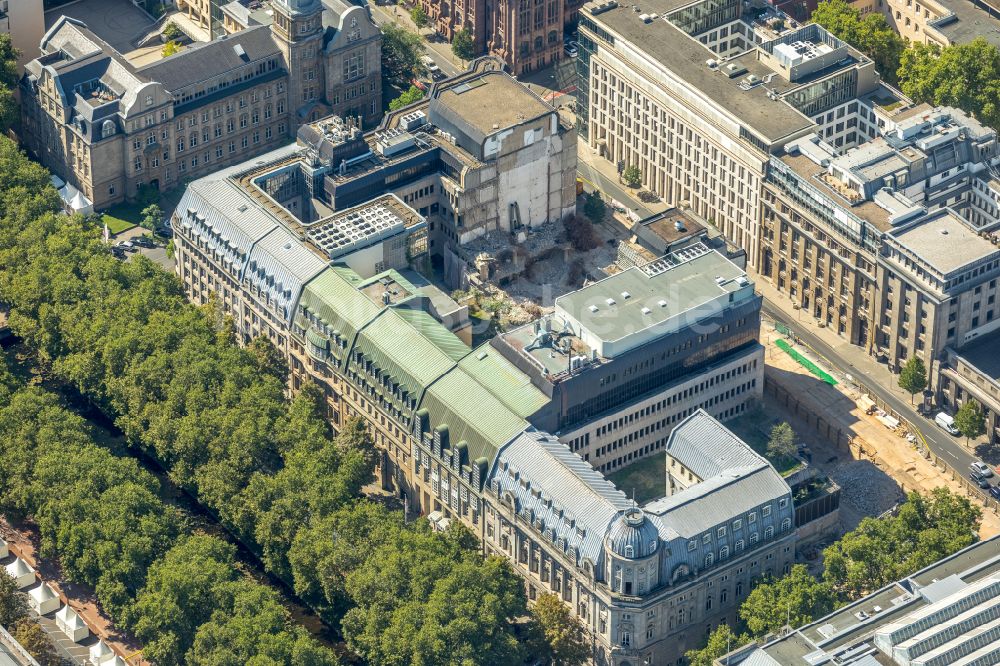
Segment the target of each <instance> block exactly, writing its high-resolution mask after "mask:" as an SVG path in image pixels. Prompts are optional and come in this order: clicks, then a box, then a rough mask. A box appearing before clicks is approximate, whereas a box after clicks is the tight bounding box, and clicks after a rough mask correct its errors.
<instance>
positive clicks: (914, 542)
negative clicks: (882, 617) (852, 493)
mask: <svg viewBox="0 0 1000 666" xmlns="http://www.w3.org/2000/svg"><path fill="white" fill-rule="evenodd" d="M981 517H982V511H981V510H980V509H979V508H978V507H977V506H975V505H973V504H972V503H971V502H970V501H969V499H968V498H966V497H961V496H959V495H955V494H953V493H951V492H950V491H949V490H948V489H947V488H936V489H935V490H933V491H931V492H930V493H929V494H927V495H921V494H919V493H915V492H914V493H910V495H909V496H908V497H907V499H906V501H905V502H904V503H903V504H902V505H901V506H900V507H899V511H898V513H897V514H896V515H895V516H887V517H884V518H864V519H863V520H862V521H861V523H860V524H859V525H858V526H857V527H856V528H855V529H854V530H852V531H851V532H848V533H847V534H845V535H844V536H843V537H842V538H841V539H840V541H838V542H836V543H834V544H832V545H830V546H828V547H827V548H826V549H825V550H824V551H823V562H824V565H825V570H824V571H823V580H824V581H826V582H827V583H829V584H830V585H832V586H833V588H834V589H835V590H837V591H838V592H840V593H843V594H844V595H846V596H847V597H848V598H851V599H854V598H858V597H861V596H863V595H865V594H867V593H868V592H871V591H873V590H877V589H879V588H880V587H883V586H885V585H888V584H889V583H891V582H892V581H894V580H898V579H900V578H903V577H904V576H908V575H910V574H911V573H913V572H914V571H917V570H919V569H922V568H923V567H926V566H928V565H929V564H932V563H934V562H936V561H938V560H940V559H941V558H943V557H946V556H948V555H951V554H952V553H954V552H956V551H958V550H961V549H962V548H965V547H966V546H969V545H971V544H972V543H974V542H975V541H976V540H977V539H978V531H979V522H980V519H981Z"/></svg>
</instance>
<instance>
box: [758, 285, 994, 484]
mask: <svg viewBox="0 0 1000 666" xmlns="http://www.w3.org/2000/svg"><path fill="white" fill-rule="evenodd" d="M762 309H763V311H764V313H765V314H767V315H769V316H771V317H773V318H774V319H776V320H778V321H781V322H782V323H783V324H785V325H786V326H788V328H789V330H791V331H792V332H794V333H795V336H796V337H797V338H798V339H799V340H800V341H802V342H803V343H804V344H805V345H806V346H808V347H809V348H811V349H812V350H813V351H814V352H816V353H817V354H819V355H820V356H822V357H823V358H824V359H825V360H826V361H827V362H828V363H829V364H830V365H831V366H833V367H834V368H836V369H837V370H839V371H841V372H846V373H849V374H851V375H852V376H854V377H856V378H857V379H859V380H861V381H863V382H864V384H865V385H866V386H868V388H870V389H871V390H872V391H874V392H875V393H876V394H877V395H878V396H879V397H880V398H881V399H882V400H883V401H885V402H886V403H887V404H889V405H890V406H891V407H892V408H893V409H894V410H895V411H896V412H897V413H899V414H903V415H905V416H906V418H907V419H908V420H909V421H910V423H912V424H913V425H914V427H916V428H918V429H919V430H920V433H921V434H922V435H923V437H924V440H925V441H926V442H927V446H928V448H930V450H931V451H932V452H934V453H936V454H937V455H939V456H941V457H942V458H944V459H945V460H947V461H948V464H949V465H951V466H952V467H954V468H955V470H956V471H957V472H958V473H960V474H965V473H966V472H967V471H968V469H969V465H970V464H971V463H972V462H974V461H976V460H978V458H976V457H975V456H974V455H973V454H972V453H970V452H969V451H968V450H967V449H966V448H965V447H964V446H962V443H961V440H960V439H959V438H957V437H953V436H951V435H949V434H948V433H946V432H945V431H943V430H941V428H939V427H937V426H936V425H935V424H934V422H933V421H932V420H930V419H928V418H927V417H924V416H921V415H920V414H918V413H917V411H916V410H915V409H914V408H913V407H911V406H910V404H909V403H908V402H907V401H906V400H904V399H901V398H900V396H898V395H896V394H895V393H894V392H893V391H891V390H889V389H887V388H886V387H885V386H883V385H882V382H884V381H885V379H887V378H888V372H887V371H885V370H884V369H883V372H882V373H881V374H883V375H884V377H882V378H879V379H876V377H875V376H874V374H875V371H876V370H877V369H878V367H879V366H877V365H875V362H874V360H872V365H875V367H874V368H862V367H858V366H857V365H855V364H854V363H852V362H851V361H850V360H848V359H847V358H845V357H844V356H843V355H842V354H840V353H838V352H837V350H835V349H833V348H832V347H831V346H830V345H828V344H827V343H826V342H824V341H823V340H821V339H820V338H819V337H818V336H817V335H815V334H814V333H813V332H812V331H810V330H809V327H808V326H804V325H802V324H799V323H797V322H796V321H795V320H794V319H793V318H791V317H789V315H788V313H786V312H785V311H784V310H782V309H781V308H780V307H778V306H777V305H775V304H774V303H772V302H771V301H769V300H768V299H767V298H765V299H764V305H763V308H762Z"/></svg>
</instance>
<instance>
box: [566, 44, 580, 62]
mask: <svg viewBox="0 0 1000 666" xmlns="http://www.w3.org/2000/svg"><path fill="white" fill-rule="evenodd" d="M577 46H578V44H577V43H576V42H566V45H565V46H563V50H564V51H566V55H568V56H569V57H570V58H575V57H576V55H577V53H579V50H578V49H577V48H576V47H577Z"/></svg>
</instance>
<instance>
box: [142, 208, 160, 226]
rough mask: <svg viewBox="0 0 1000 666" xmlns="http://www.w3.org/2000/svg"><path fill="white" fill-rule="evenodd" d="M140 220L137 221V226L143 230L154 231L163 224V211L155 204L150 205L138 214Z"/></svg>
mask: <svg viewBox="0 0 1000 666" xmlns="http://www.w3.org/2000/svg"><path fill="white" fill-rule="evenodd" d="M139 215H141V216H142V219H141V220H139V225H140V226H141V227H142V228H143V229H149V230H150V231H155V230H156V229H157V227H159V226H160V224H161V223H162V222H163V211H162V210H161V209H160V207H159V206H158V205H157V204H150V205H148V206H146V207H145V208H143V209H142V212H141V213H139Z"/></svg>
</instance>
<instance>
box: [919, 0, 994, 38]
mask: <svg viewBox="0 0 1000 666" xmlns="http://www.w3.org/2000/svg"><path fill="white" fill-rule="evenodd" d="M937 2H938V4H940V5H941V6H942V7H944V8H946V9H948V10H949V11H951V12H952V13H953V14H954V17H952V18H944V19H941V20H940V23H939V24H938V25H935V26H934V28H935V29H936V30H938V31H939V32H940V33H941V34H942V35H944V36H945V37H947V38H948V40H949V41H950V42H951V43H953V44H967V43H969V42H971V41H972V40H974V39H976V38H977V37H982V38H983V39H985V40H986V41H987V42H989V43H990V44H993V45H994V46H1000V20H998V19H996V18H993V17H992V16H990V15H989V14H988V13H986V12H985V11H983V10H982V9H980V8H979V7H977V6H976V5H975V4H974V3H972V2H967V0H937ZM987 4H991V5H992V6H993V11H997V9H998V4H997V2H996V0H993V2H988V3H987Z"/></svg>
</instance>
